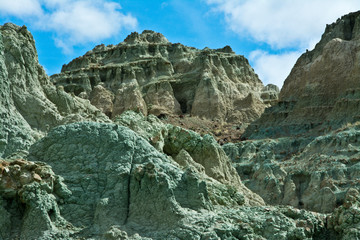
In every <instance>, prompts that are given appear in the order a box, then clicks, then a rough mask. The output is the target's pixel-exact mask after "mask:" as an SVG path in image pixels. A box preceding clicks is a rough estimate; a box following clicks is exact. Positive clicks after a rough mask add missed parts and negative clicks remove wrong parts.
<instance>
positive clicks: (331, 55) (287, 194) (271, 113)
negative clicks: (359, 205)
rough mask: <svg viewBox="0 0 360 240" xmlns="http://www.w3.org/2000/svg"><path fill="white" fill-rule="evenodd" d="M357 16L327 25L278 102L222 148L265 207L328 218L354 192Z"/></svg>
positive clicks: (359, 149)
mask: <svg viewBox="0 0 360 240" xmlns="http://www.w3.org/2000/svg"><path fill="white" fill-rule="evenodd" d="M359 54H360V12H355V13H350V14H348V15H345V16H343V17H342V18H340V19H338V20H337V21H336V22H335V23H333V24H331V25H327V27H326V29H325V33H324V34H323V36H322V38H321V40H320V42H319V43H318V44H317V45H316V47H315V49H314V50H312V51H308V52H306V53H304V54H303V55H302V56H301V57H300V58H299V59H298V61H297V63H296V64H295V66H294V68H293V69H292V71H291V73H290V75H289V77H288V78H287V79H286V81H285V84H284V87H283V89H282V90H281V92H280V99H279V103H278V104H277V105H275V106H273V107H270V108H268V109H266V110H265V113H264V114H263V115H262V116H261V117H260V119H258V120H257V121H255V122H254V123H252V124H251V125H250V126H249V127H248V128H247V129H246V132H245V134H244V135H243V139H247V138H249V139H250V140H246V141H242V142H241V143H237V144H227V145H224V150H225V152H226V153H227V154H228V156H229V157H230V158H231V159H232V161H233V165H234V167H235V168H236V169H237V170H238V173H239V174H240V176H241V179H242V180H243V182H244V183H245V185H246V186H247V187H248V188H249V189H251V190H252V191H254V192H256V193H258V194H259V195H260V196H261V197H262V198H263V199H264V200H265V202H266V203H267V204H275V205H277V204H285V205H292V206H294V207H297V208H301V209H308V210H312V211H317V212H323V213H331V212H332V211H334V209H336V208H338V207H339V206H342V205H343V204H344V202H346V196H347V194H348V192H349V189H351V188H354V189H357V191H359V189H360V182H359V176H360V175H359V164H360V145H359V143H360V131H359V122H358V119H359V113H360V95H359V78H360V72H359V69H360V62H359V57H358V56H359Z"/></svg>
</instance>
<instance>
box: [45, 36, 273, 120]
mask: <svg viewBox="0 0 360 240" xmlns="http://www.w3.org/2000/svg"><path fill="white" fill-rule="evenodd" d="M51 79H52V81H53V82H54V84H56V85H57V86H59V85H61V86H63V87H64V89H65V91H67V92H72V93H74V94H75V95H79V96H83V97H85V98H89V99H90V101H91V102H92V103H93V104H94V105H95V106H96V107H98V108H99V109H102V110H103V111H104V112H105V113H106V114H107V115H108V116H110V117H115V116H116V115H118V114H121V113H122V112H123V111H125V110H135V111H139V112H142V113H143V114H145V115H147V114H148V113H149V114H154V115H157V116H159V115H169V114H173V115H183V114H191V115H193V116H199V117H204V118H208V119H212V120H215V119H216V120H220V121H226V122H244V123H250V122H251V121H253V120H254V119H256V118H258V117H259V116H260V114H261V113H262V112H263V110H264V108H265V106H267V105H266V104H264V103H263V100H262V99H261V98H260V94H261V91H262V89H263V85H262V83H261V81H260V80H259V78H258V76H257V75H256V74H255V72H254V70H253V69H252V68H251V67H250V65H249V63H248V61H247V59H246V58H244V57H243V56H240V55H236V54H235V53H234V52H233V51H232V50H231V48H230V47H229V46H226V47H224V48H222V49H216V50H212V49H209V48H205V49H203V50H199V49H195V48H192V47H186V46H184V45H182V44H179V43H176V44H172V43H170V42H169V41H168V40H167V39H166V38H165V37H164V36H163V35H162V34H160V33H156V32H153V31H144V32H143V33H141V34H138V33H136V32H135V33H132V34H130V35H129V36H128V37H127V38H126V39H125V40H124V42H122V43H120V44H118V45H115V46H114V45H109V46H104V45H99V46H97V47H95V48H94V49H93V50H91V51H89V52H87V53H86V54H85V55H84V56H82V57H79V58H77V59H74V60H73V61H71V62H70V63H69V64H67V65H64V66H63V68H62V71H61V73H60V74H56V75H53V76H51ZM99 85H101V87H102V88H101V87H99ZM99 88H101V89H102V90H101V91H100V90H99ZM99 94H100V96H99ZM104 96H108V97H106V99H103V100H102V101H99V98H105V97H104ZM265 97H267V96H265Z"/></svg>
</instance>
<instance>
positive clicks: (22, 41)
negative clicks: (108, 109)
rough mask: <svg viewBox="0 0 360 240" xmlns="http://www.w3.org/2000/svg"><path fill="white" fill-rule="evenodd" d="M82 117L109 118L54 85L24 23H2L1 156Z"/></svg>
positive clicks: (92, 118) (0, 58)
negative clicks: (39, 60) (18, 24)
mask: <svg viewBox="0 0 360 240" xmlns="http://www.w3.org/2000/svg"><path fill="white" fill-rule="evenodd" d="M83 120H91V121H109V120H108V118H107V117H106V116H105V115H103V114H102V113H101V112H100V111H99V110H98V109H96V108H95V107H93V106H92V105H91V104H89V103H88V102H87V101H85V100H83V99H81V98H77V97H73V96H71V95H69V94H67V93H66V92H65V91H64V90H63V88H61V87H58V88H56V87H54V85H53V84H52V83H51V82H50V81H49V77H48V76H47V75H46V73H45V71H44V69H43V68H42V66H40V64H39V62H38V58H37V52H36V48H35V42H34V39H33V37H32V35H31V34H30V32H29V31H28V30H27V29H26V27H25V26H24V27H18V26H16V25H14V24H11V23H7V24H5V25H3V26H0V157H5V156H9V155H11V154H15V153H16V152H17V151H23V150H27V149H28V147H29V146H30V145H31V144H32V143H34V142H35V141H36V140H38V139H39V138H41V137H42V136H43V135H44V133H46V132H47V131H48V130H49V129H50V128H52V127H54V126H57V125H60V124H65V123H69V122H74V121H83Z"/></svg>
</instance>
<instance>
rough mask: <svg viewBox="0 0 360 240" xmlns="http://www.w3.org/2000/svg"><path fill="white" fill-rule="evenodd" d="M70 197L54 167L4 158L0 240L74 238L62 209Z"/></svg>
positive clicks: (0, 174)
mask: <svg viewBox="0 0 360 240" xmlns="http://www.w3.org/2000/svg"><path fill="white" fill-rule="evenodd" d="M70 195H71V192H70V191H69V189H68V188H67V187H66V185H64V184H63V182H62V178H61V177H60V176H58V175H55V174H54V173H53V171H52V170H51V168H50V166H48V165H46V164H44V163H34V162H29V161H26V160H22V159H17V160H13V161H5V160H1V159H0V216H1V218H0V239H4V240H7V239H70V234H71V231H76V228H74V227H73V226H72V225H71V224H70V223H69V222H67V221H66V220H65V219H64V218H63V217H62V216H61V214H60V209H59V207H58V202H60V201H63V199H65V198H67V197H68V196H70Z"/></svg>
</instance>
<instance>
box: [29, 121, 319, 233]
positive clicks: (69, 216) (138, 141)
mask: <svg viewBox="0 0 360 240" xmlns="http://www.w3.org/2000/svg"><path fill="white" fill-rule="evenodd" d="M184 151H185V150H184ZM188 157H189V156H188ZM28 158H29V159H31V160H41V161H46V162H47V163H48V164H49V165H51V166H52V167H53V170H54V172H56V173H57V174H60V175H61V176H62V177H63V178H64V183H65V184H66V185H67V186H68V188H69V190H71V192H72V195H71V196H70V197H69V198H67V199H64V200H63V201H62V202H61V203H58V204H59V209H60V212H61V215H62V216H63V218H64V219H66V220H67V221H69V222H70V223H71V224H73V225H75V226H78V227H80V226H81V227H83V228H84V229H83V230H82V231H81V232H78V233H75V234H73V235H72V236H73V237H83V238H85V239H88V238H93V239H104V238H105V239H116V238H118V239H146V238H148V239H219V238H220V239H236V238H242V237H243V239H261V237H262V238H263V239H307V238H311V237H312V236H314V235H315V234H317V233H318V232H319V231H320V230H321V229H323V225H322V224H323V219H324V216H323V215H318V214H313V213H310V212H306V211H300V210H295V209H292V208H290V207H284V208H277V207H269V208H266V207H253V208H250V207H243V206H244V205H245V204H246V198H247V195H246V194H245V193H244V192H242V191H240V188H239V187H238V186H237V185H231V184H224V183H221V182H220V181H217V180H215V179H214V178H211V177H209V176H208V175H206V174H204V172H202V171H199V169H197V168H196V167H185V168H184V167H181V166H180V165H179V164H178V163H177V162H176V161H174V160H173V159H172V158H170V157H168V156H166V155H165V154H163V153H160V152H159V151H157V150H156V149H155V148H154V147H152V146H151V145H150V144H149V143H148V142H147V141H145V140H144V139H143V138H142V137H140V136H138V135H137V134H136V133H135V132H133V131H131V130H130V129H128V128H126V127H123V126H119V125H115V124H101V123H90V122H84V123H76V124H70V125H65V126H60V127H57V128H55V129H53V130H52V131H50V132H49V134H48V135H47V136H46V137H45V138H43V139H42V140H41V141H39V142H37V143H36V144H34V145H33V146H32V147H31V149H30V154H29V156H28ZM200 170H201V169H200ZM229 183H230V181H229ZM246 190H247V189H246ZM247 191H249V190H247ZM284 212H286V213H287V212H296V213H297V214H295V215H294V214H293V215H291V216H288V215H286V214H285V213H284ZM300 220H301V221H305V222H306V223H304V224H303V225H301V226H297V222H298V221H300ZM307 224H310V225H311V229H310V228H309V229H308V228H307V227H308V225H307Z"/></svg>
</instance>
